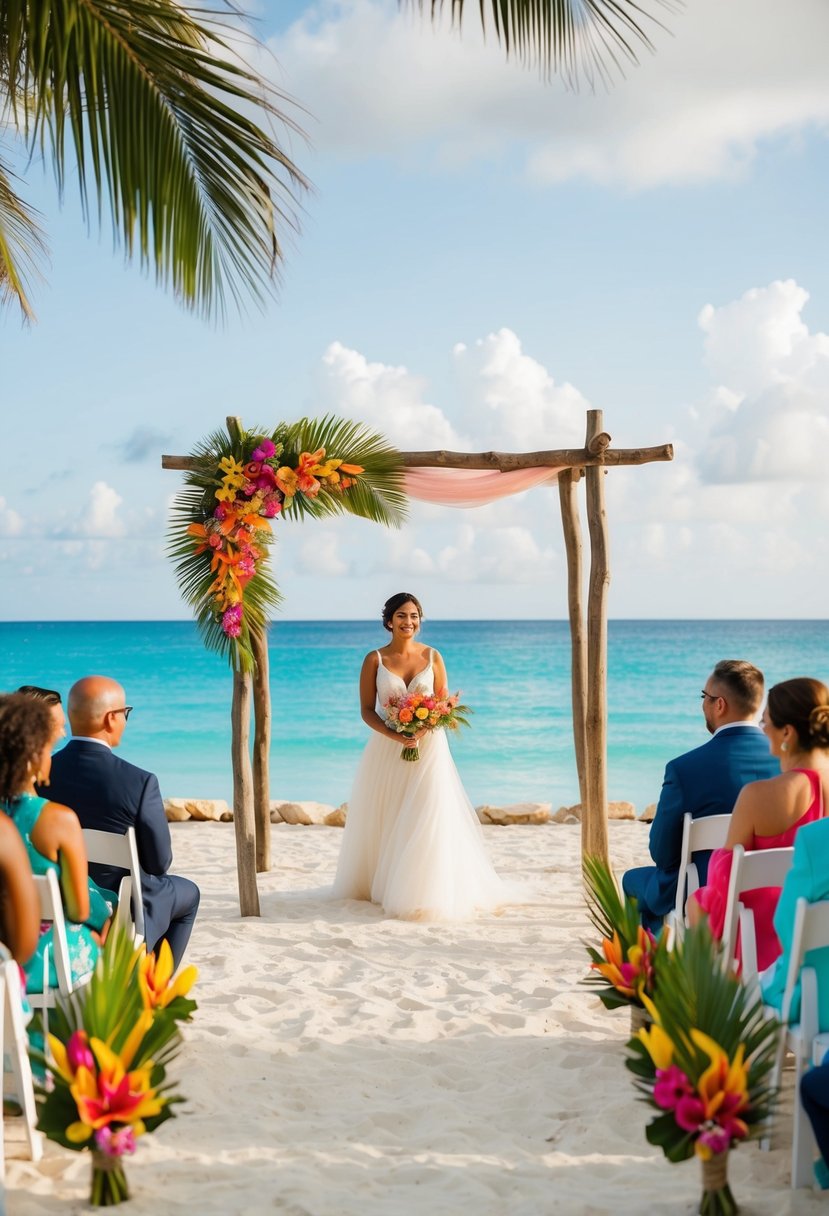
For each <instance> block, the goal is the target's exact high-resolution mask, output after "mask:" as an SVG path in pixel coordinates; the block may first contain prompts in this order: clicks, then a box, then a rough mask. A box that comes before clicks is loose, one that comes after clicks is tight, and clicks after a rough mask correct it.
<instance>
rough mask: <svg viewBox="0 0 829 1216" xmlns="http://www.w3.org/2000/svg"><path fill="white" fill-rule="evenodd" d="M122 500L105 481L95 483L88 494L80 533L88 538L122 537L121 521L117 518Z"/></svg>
mask: <svg viewBox="0 0 829 1216" xmlns="http://www.w3.org/2000/svg"><path fill="white" fill-rule="evenodd" d="M122 502H123V499H122V498H121V495H120V494H119V493H118V491H117V490H113V488H112V486H108V485H107V483H106V482H105V481H96V482H95V484H94V486H93V487H92V489H91V490H90V492H89V504H88V506H87V510H86V513H85V515H84V518H83V521H82V523H81V525H80V532H81V534H82V535H84V536H90V537H96V538H101V537H116V536H123V535H124V531H125V529H124V524H123V521H122V520H120V519H119V518H118V508H119V507H120V506H121V503H122Z"/></svg>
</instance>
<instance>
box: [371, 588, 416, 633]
mask: <svg viewBox="0 0 829 1216" xmlns="http://www.w3.org/2000/svg"><path fill="white" fill-rule="evenodd" d="M404 604H414V606H415V608H416V609H417V615H418V616H419V617H420V623H421V624H423V609H422V608H421V606H420V600H419V599H418V598H417V596H416V595H412V593H411V592H410V591H398V593H397V595H393V596H391V597H390V599H387V600H386V602H385V604H384V605H383V611H382V613H381V616H382V620H383V628H384V629H388V631H389V633H391V622H392V617H393V616H394V614H395V612H397V609H398V608H402V607H403V605H404Z"/></svg>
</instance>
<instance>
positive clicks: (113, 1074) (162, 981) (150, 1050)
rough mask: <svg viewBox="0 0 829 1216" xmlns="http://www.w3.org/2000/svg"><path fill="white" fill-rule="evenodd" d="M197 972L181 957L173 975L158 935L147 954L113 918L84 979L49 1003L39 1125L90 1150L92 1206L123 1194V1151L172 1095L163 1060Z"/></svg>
mask: <svg viewBox="0 0 829 1216" xmlns="http://www.w3.org/2000/svg"><path fill="white" fill-rule="evenodd" d="M196 974H197V973H196V968H195V967H186V968H184V970H183V971H181V972H180V973H179V974H178V975H177V976H176V977H173V961H172V955H171V953H170V948H169V946H168V945H167V942H166V941H165V942H163V943H162V946H161V949H160V950H159V952H158V954H157V955H155V954H146V953H145V952H144V950H143V947H142V948H141V949H140V950H136V949H135V947H134V945H133V942H132V940H131V939H130V938H129V937H128V936H127V934H125V933H123V932H121V931H119V930H118V929H115V928H113V930H112V931H111V932H110V934H109V937H108V938H107V942H106V946H105V947H104V950H103V953H102V955H101V957H100V959H99V960H98V966H97V968H96V970H95V973H94V975H93V976H92V979H91V980H90V982H89V983H88V984H87V985H86V986H85V987H84V988H81V989H80V990H78V991H77V992H75V993H73V994H72V995H71V996H70V997H69V998H68V999H67V1000H66V1001H62V1002H61V1003H60V1004H59V1005H58V1007H57V1008H56V1009H55V1010H53V1011H52V1015H51V1017H50V1019H49V1030H50V1033H49V1035H48V1039H47V1044H46V1046H47V1050H46V1054H45V1055H43V1056H41V1057H40V1062H41V1063H42V1064H43V1066H44V1067H45V1069H46V1070H47V1073H46V1081H45V1083H44V1085H43V1088H42V1090H41V1091H40V1093H39V1094H38V1096H37V1102H38V1128H39V1129H40V1131H42V1132H44V1133H45V1135H46V1136H47V1137H48V1138H49V1139H50V1140H55V1141H56V1142H57V1143H58V1144H61V1145H63V1147H64V1148H69V1149H74V1150H76V1151H81V1150H87V1151H89V1152H90V1153H91V1156H92V1184H91V1191H90V1205H91V1206H92V1207H109V1206H111V1205H113V1204H117V1203H123V1202H124V1201H125V1200H127V1199H129V1188H128V1186H127V1179H126V1175H125V1173H124V1165H123V1158H124V1157H125V1156H127V1155H129V1154H132V1153H134V1152H135V1148H136V1140H137V1139H138V1137H139V1136H142V1135H145V1134H146V1133H148V1132H151V1131H154V1130H155V1128H157V1127H158V1126H159V1125H160V1124H162V1123H163V1122H164V1121H165V1120H166V1119H169V1118H171V1117H172V1115H173V1113H174V1112H173V1105H174V1103H176V1102H180V1101H181V1098H180V1097H178V1096H177V1095H176V1094H175V1093H174V1092H173V1090H172V1086H171V1083H170V1081H169V1080H168V1079H167V1068H168V1066H169V1064H170V1063H171V1061H172V1060H173V1058H174V1056H175V1054H176V1052H177V1051H178V1048H179V1046H180V1044H181V1034H180V1031H179V1029H178V1023H179V1022H182V1021H187V1020H188V1019H189V1018H190V1015H191V1013H192V1012H193V1010H194V1009H195V1008H196V1003H195V1001H192V1000H189V999H188V998H187V993H188V991H189V989H190V987H191V986H192V984H193V982H194V980H195V978H196ZM34 1054H37V1055H39V1053H34Z"/></svg>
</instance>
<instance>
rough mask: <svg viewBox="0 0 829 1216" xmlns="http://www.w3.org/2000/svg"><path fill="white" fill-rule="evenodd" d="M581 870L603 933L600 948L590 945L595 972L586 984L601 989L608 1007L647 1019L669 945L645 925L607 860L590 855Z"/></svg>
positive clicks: (587, 896)
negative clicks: (630, 1012) (623, 891)
mask: <svg viewBox="0 0 829 1216" xmlns="http://www.w3.org/2000/svg"><path fill="white" fill-rule="evenodd" d="M582 873H583V877H584V885H585V899H586V902H587V912H588V915H589V917H590V920H591V921H592V923H593V925H594V927H595V928H596V930H597V932H598V933H599V935H600V937H601V950H597V949H596V948H595V947H594V946H590V945H588V947H587V953H588V955H589V956H590V972H591V973H590V975H588V976H586V977H585V979H584V980H583V981H582V982H583V983H585V984H590V985H592V986H594V987H596V988H597V989H598V995H599V1000H600V1001H601V1002H602V1004H603V1005H604V1006H605V1008H606V1009H617V1008H619V1007H620V1006H622V1005H629V1006H630V1007H631V1011H633V1010H636V1011H637V1012H640V1016H641V1018H642V1019H644V1018H646V1016H647V1000H648V998H649V997H652V996H653V995H654V993H655V991H656V986H657V982H658V976H659V972H660V970H661V960H662V959H663V957H664V955H665V954H666V948H665V945H664V943H662V942H661V941H657V940H656V938H655V937H654V935H653V934H652V933H651V932H650V931H649V930H648V929H644V928H643V927H642V925H641V923H640V921H639V910H638V908H637V905H636V902H635V900H632V899H630V898H629V897H628V896H626V895H622V894H621V892H620V891H619V887H618V885H617V883H616V878H615V876H614V874H613V871H612V870H611V869H610V867H609V866H608V864H607V862H606V861H603V860H602V859H601V858H599V857H591V856H589V855H585V857H584V860H583V863H582ZM632 1016H633V1013H632Z"/></svg>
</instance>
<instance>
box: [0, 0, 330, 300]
mask: <svg viewBox="0 0 829 1216" xmlns="http://www.w3.org/2000/svg"><path fill="white" fill-rule="evenodd" d="M0 47H2V48H3V52H4V58H5V59H6V63H5V64H4V68H5V70H4V71H3V73H2V74H3V77H4V86H5V87H6V88H7V89H8V95H9V101H10V113H11V115H12V117H13V119H14V121H16V122H17V124H18V126H19V127H20V129H21V131H22V133H23V135H24V138H25V139H26V142H27V144H28V146H29V147H30V148H34V147H35V146H36V145H38V144H47V143H48V145H49V146H50V148H51V154H52V161H53V166H54V170H55V174H56V178H57V181H58V185H59V187H60V188H61V189H62V188H63V184H64V179H65V173H66V158H67V148H68V147H69V146H71V147H73V148H74V152H75V157H76V158H77V164H78V181H79V187H80V193H81V201H82V204H83V207H84V210H85V212H86V213H87V214H88V213H89V211H90V210H91V208H90V197H94V198H96V199H97V202H98V206H99V208H100V203H101V200H102V198H104V197H107V198H108V201H109V206H110V211H111V214H112V221H113V228H114V232H115V235H116V238H120V240H121V242H122V243H123V245H124V246H125V248H126V250H127V253H128V254H129V255H130V256H132V255H133V254H135V253H137V255H138V257H139V259H140V262H141V264H142V266H144V267H147V266H149V265H151V264H152V265H154V266H155V269H156V275H157V278H158V279H159V280H160V281H161V282H163V283H164V284H168V285H170V286H171V287H172V288H173V290H174V292H175V294H176V295H177V296H178V297H179V298H180V299H181V300H182V301H183V302H184V303H185V304H186V305H187V306H189V307H191V308H193V309H198V310H200V311H202V312H203V313H204V314H205V315H208V316H216V315H219V316H220V315H222V314H223V312H224V308H225V295H226V293H229V294H230V295H231V296H232V297H233V299H234V300H235V302H236V303H237V305H241V304H242V302H243V300H244V299H245V298H246V297H253V298H254V299H256V300H259V301H261V300H262V299H263V297H264V295H265V293H267V292H268V291H269V290H270V289H271V288H272V286H273V282H274V279H275V276H276V271H277V266H278V263H279V261H280V259H281V257H282V248H281V244H280V234H281V233H282V232H285V231H290V230H292V229H293V230H295V229H296V228H297V226H298V220H297V205H298V201H297V200H298V198H299V195H300V194H301V193H302V192H303V191H304V190H305V189H306V188H307V182H306V179H305V178H304V176H303V174H302V173H301V171H300V170H299V169H298V168H297V167H296V165H295V164H294V163H293V162H292V160H291V159H290V157H289V156H288V155H287V153H286V152H285V150H284V149H283V148H282V147H281V146H280V145H279V143H278V142H277V141H276V139H275V138H274V137H273V136H271V135H270V134H269V133H268V127H269V126H270V124H271V123H272V121H273V120H276V121H278V122H279V123H280V124H281V125H282V126H283V127H285V128H287V129H289V130H292V131H298V130H299V128H298V126H297V123H296V121H295V120H294V119H293V118H292V117H290V115H289V114H288V113H286V112H285V108H284V103H285V102H286V101H287V99H286V98H284V97H283V96H282V95H280V94H278V93H277V92H276V91H275V90H274V89H273V88H272V87H271V86H269V85H268V84H267V83H266V82H265V81H264V79H263V78H262V77H261V76H260V75H258V74H257V73H256V72H255V71H254V70H253V69H252V68H250V67H248V66H247V65H245V64H244V63H243V62H242V61H241V59H240V58H239V56H238V55H237V54H236V52H235V51H234V50H233V49H232V47H231V45H230V42H229V41H228V40H227V34H226V28H225V27H223V25H222V24H221V22H220V21H219V20H218V13H217V12H213V13H211V14H209V15H205V14H204V13H203V12H198V13H196V12H195V11H188V10H187V9H185V8H182V7H180V6H179V5H178V4H176V3H174V0H65V2H64V3H62V4H60V5H56V4H51V3H46V0H28V2H26V0H21V3H19V4H13V5H2V6H0Z"/></svg>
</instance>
